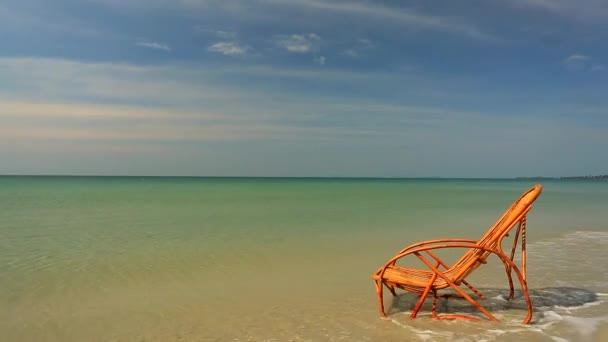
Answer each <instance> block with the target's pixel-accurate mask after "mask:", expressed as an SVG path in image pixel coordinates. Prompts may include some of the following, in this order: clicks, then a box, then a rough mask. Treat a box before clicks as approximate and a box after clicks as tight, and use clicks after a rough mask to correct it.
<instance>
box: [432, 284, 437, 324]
mask: <svg viewBox="0 0 608 342" xmlns="http://www.w3.org/2000/svg"><path fill="white" fill-rule="evenodd" d="M431 317H432V318H433V319H437V291H436V290H433V308H432V309H431Z"/></svg>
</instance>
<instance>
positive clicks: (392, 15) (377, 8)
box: [265, 0, 498, 41]
mask: <svg viewBox="0 0 608 342" xmlns="http://www.w3.org/2000/svg"><path fill="white" fill-rule="evenodd" d="M265 2H267V3H272V4H279V5H283V6H288V7H290V6H297V7H302V8H308V9H313V10H322V11H332V12H337V13H341V14H346V15H357V16H362V17H366V19H369V18H375V19H381V20H390V21H392V22H396V23H398V24H402V25H406V26H411V27H417V28H423V29H431V30H438V31H442V32H444V33H451V34H458V35H462V36H465V37H468V38H472V39H477V40H486V41H497V40H498V39H497V38H496V37H494V36H493V35H492V34H489V33H485V32H482V31H481V30H479V29H478V28H477V27H475V26H473V25H470V24H466V23H460V22H455V21H453V20H451V19H448V18H444V17H439V16H432V15H425V14H421V13H417V12H415V11H413V10H403V9H395V8H390V7H385V6H383V5H380V4H369V3H364V2H350V1H344V2H334V1H320V0H266V1H265Z"/></svg>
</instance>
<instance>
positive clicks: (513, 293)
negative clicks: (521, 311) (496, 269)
mask: <svg viewBox="0 0 608 342" xmlns="http://www.w3.org/2000/svg"><path fill="white" fill-rule="evenodd" d="M505 266H506V271H507V279H508V280H509V297H507V300H512V299H513V297H514V296H515V288H514V287H513V277H512V275H511V266H509V265H505Z"/></svg>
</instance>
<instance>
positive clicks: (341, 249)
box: [0, 177, 608, 341]
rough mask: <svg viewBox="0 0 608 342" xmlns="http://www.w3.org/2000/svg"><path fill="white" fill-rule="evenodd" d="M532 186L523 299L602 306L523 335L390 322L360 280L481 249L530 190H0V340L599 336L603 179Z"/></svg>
mask: <svg viewBox="0 0 608 342" xmlns="http://www.w3.org/2000/svg"><path fill="white" fill-rule="evenodd" d="M542 183H543V185H544V191H543V194H542V195H541V197H540V198H539V199H538V201H537V203H536V204H535V206H534V209H533V211H532V213H531V214H530V215H529V219H528V220H529V221H528V222H529V261H528V262H529V270H528V274H529V282H530V286H531V287H532V288H537V289H541V288H546V287H556V286H569V287H575V288H577V289H584V290H588V291H592V292H594V293H600V296H599V297H598V301H597V302H596V303H592V304H591V305H589V306H585V307H582V308H577V310H573V309H571V308H564V309H562V308H559V307H550V308H546V309H539V310H538V311H537V313H536V314H535V315H536V316H535V317H536V320H535V322H536V324H535V325H534V327H535V328H534V329H536V330H534V329H527V330H526V328H521V326H519V325H517V324H516V323H514V322H515V321H517V320H518V319H519V318H517V317H519V316H521V314H520V313H519V312H517V310H506V311H505V313H504V315H503V317H504V318H505V319H504V321H505V323H501V324H502V325H499V326H497V327H495V329H493V330H496V331H500V333H496V334H490V335H488V336H486V335H487V334H488V332H487V330H488V329H486V328H487V327H486V328H479V324H477V325H475V324H470V323H466V322H439V323H438V322H431V321H430V320H429V319H428V318H425V317H424V315H423V316H422V318H421V319H420V320H417V321H415V322H410V321H408V320H407V319H406V318H405V316H406V313H404V312H402V311H399V310H394V312H393V313H392V314H391V317H392V319H393V320H392V321H389V322H386V321H381V320H379V319H378V312H377V304H376V298H375V291H374V288H373V285H372V281H371V279H370V278H369V276H370V274H371V272H372V271H374V270H375V269H376V268H377V267H379V266H381V264H382V263H383V262H385V261H386V260H387V259H388V258H390V257H391V256H392V255H393V254H394V253H395V252H396V251H397V250H398V249H400V248H402V247H404V246H405V245H408V244H410V243H413V242H415V241H418V240H422V239H433V238H440V237H467V238H477V237H479V236H481V235H482V234H483V233H484V232H485V231H486V230H487V228H488V227H489V226H490V225H491V224H492V223H493V222H494V221H495V220H496V219H497V218H498V216H500V214H501V213H502V212H503V211H504V210H505V209H506V208H507V207H508V206H509V205H510V203H511V202H512V201H513V200H515V199H516V198H517V197H518V196H519V195H520V194H521V193H522V192H523V191H524V190H526V189H527V188H528V187H529V186H531V185H533V184H534V183H533V182H532V181H524V180H521V181H520V180H438V179H422V180H420V179H264V178H149V177H145V178H137V177H0V208H2V211H1V212H0V235H1V237H2V238H1V239H0V286H1V288H2V291H0V336H5V337H6V338H7V340H11V341H35V340H51V341H55V340H56V341H71V340H73V341H80V340H100V341H106V340H120V341H132V340H161V341H166V340H201V341H207V340H220V341H222V340H228V341H245V340H253V341H265V340H279V341H283V340H296V341H298V340H302V341H319V340H333V341H337V340H344V341H351V340H361V341H368V340H371V341H373V340H379V339H384V340H392V339H401V338H405V339H411V340H416V339H424V338H425V336H427V335H428V336H430V337H431V338H432V339H436V340H442V339H444V340H449V339H453V338H462V339H464V340H467V339H469V340H476V339H480V338H483V339H489V340H501V339H504V340H510V339H512V338H514V337H517V338H522V339H524V340H534V341H537V340H548V341H550V340H555V338H564V339H565V340H581V339H588V340H601V339H602V338H603V337H606V336H608V335H607V332H608V325H607V324H608V320H607V319H608V307H607V306H606V304H605V303H603V302H602V298H604V297H603V295H602V294H603V293H608V266H607V263H606V261H605V260H608V214H607V209H608V182H605V181H559V180H543V181H542ZM501 272H502V270H500V268H499V267H498V266H497V267H494V266H488V268H487V269H480V272H479V273H480V274H479V275H477V274H475V276H476V277H477V281H478V283H477V284H479V286H482V287H484V286H485V287H491V288H502V287H504V285H505V284H504V279H502V278H501V277H502V273H501ZM389 300H390V298H387V306H390V305H389V302H388V301H389ZM560 310H561V311H560ZM518 314H519V316H518ZM511 316H513V317H511ZM581 322H582V323H581ZM590 322H591V323H590ZM591 326H592V327H593V328H592V329H591V328H589V327H591ZM581 327H586V328H584V329H583V328H581ZM522 329H523V330H522ZM585 329H586V330H589V329H591V332H590V333H586V332H584V331H583V330H585ZM426 330H429V331H430V332H425V331H426ZM586 330H585V331H586ZM425 334H426V335H425ZM484 334H485V335H484ZM428 336H427V337H428Z"/></svg>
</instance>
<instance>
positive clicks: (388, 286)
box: [384, 284, 397, 297]
mask: <svg viewBox="0 0 608 342" xmlns="http://www.w3.org/2000/svg"><path fill="white" fill-rule="evenodd" d="M384 285H386V287H387V288H388V290H389V291H391V294H392V295H393V297H397V293H396V292H395V287H394V286H391V285H388V284H384Z"/></svg>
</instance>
